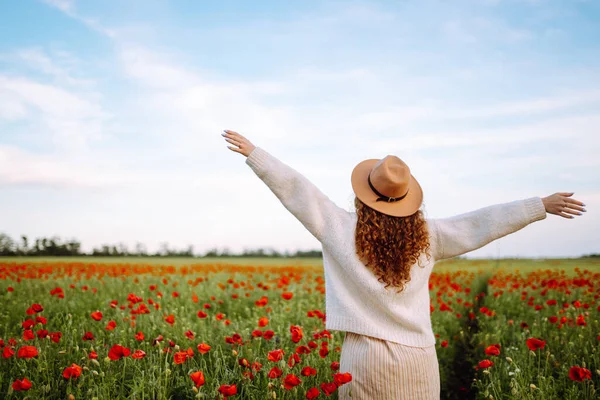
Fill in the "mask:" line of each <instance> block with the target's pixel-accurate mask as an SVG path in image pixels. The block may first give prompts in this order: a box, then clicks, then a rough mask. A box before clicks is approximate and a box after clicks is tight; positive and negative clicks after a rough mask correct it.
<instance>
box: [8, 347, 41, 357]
mask: <svg viewBox="0 0 600 400" xmlns="http://www.w3.org/2000/svg"><path fill="white" fill-rule="evenodd" d="M13 354H14V352H13ZM37 355H38V349H37V348H36V347H35V346H23V347H21V348H20V349H19V351H18V352H17V357H18V358H33V357H36V356H37Z"/></svg>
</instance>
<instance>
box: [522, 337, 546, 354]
mask: <svg viewBox="0 0 600 400" xmlns="http://www.w3.org/2000/svg"><path fill="white" fill-rule="evenodd" d="M526 343H527V347H529V350H531V351H535V350H537V349H543V348H544V346H545V345H546V341H545V340H540V339H536V338H529V339H527V341H526Z"/></svg>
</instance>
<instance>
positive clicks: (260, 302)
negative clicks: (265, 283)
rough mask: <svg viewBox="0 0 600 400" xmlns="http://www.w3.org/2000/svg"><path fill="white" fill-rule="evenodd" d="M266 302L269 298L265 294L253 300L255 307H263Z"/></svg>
mask: <svg viewBox="0 0 600 400" xmlns="http://www.w3.org/2000/svg"><path fill="white" fill-rule="evenodd" d="M267 303H269V298H268V297H267V296H263V297H261V298H260V300H256V301H255V302H254V304H255V305H256V306H257V307H264V306H266V305H267Z"/></svg>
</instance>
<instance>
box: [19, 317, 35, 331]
mask: <svg viewBox="0 0 600 400" xmlns="http://www.w3.org/2000/svg"><path fill="white" fill-rule="evenodd" d="M34 325H35V321H34V320H32V319H26V320H25V321H23V322H22V323H21V326H22V327H23V329H31V327H32V326H34Z"/></svg>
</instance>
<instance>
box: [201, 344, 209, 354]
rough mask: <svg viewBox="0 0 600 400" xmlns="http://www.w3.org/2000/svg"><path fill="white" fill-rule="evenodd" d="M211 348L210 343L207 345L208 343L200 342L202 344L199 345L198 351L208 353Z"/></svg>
mask: <svg viewBox="0 0 600 400" xmlns="http://www.w3.org/2000/svg"><path fill="white" fill-rule="evenodd" d="M209 350H210V346H209V345H207V344H206V343H200V344H199V345H198V352H199V353H200V354H206V353H208V352H209Z"/></svg>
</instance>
